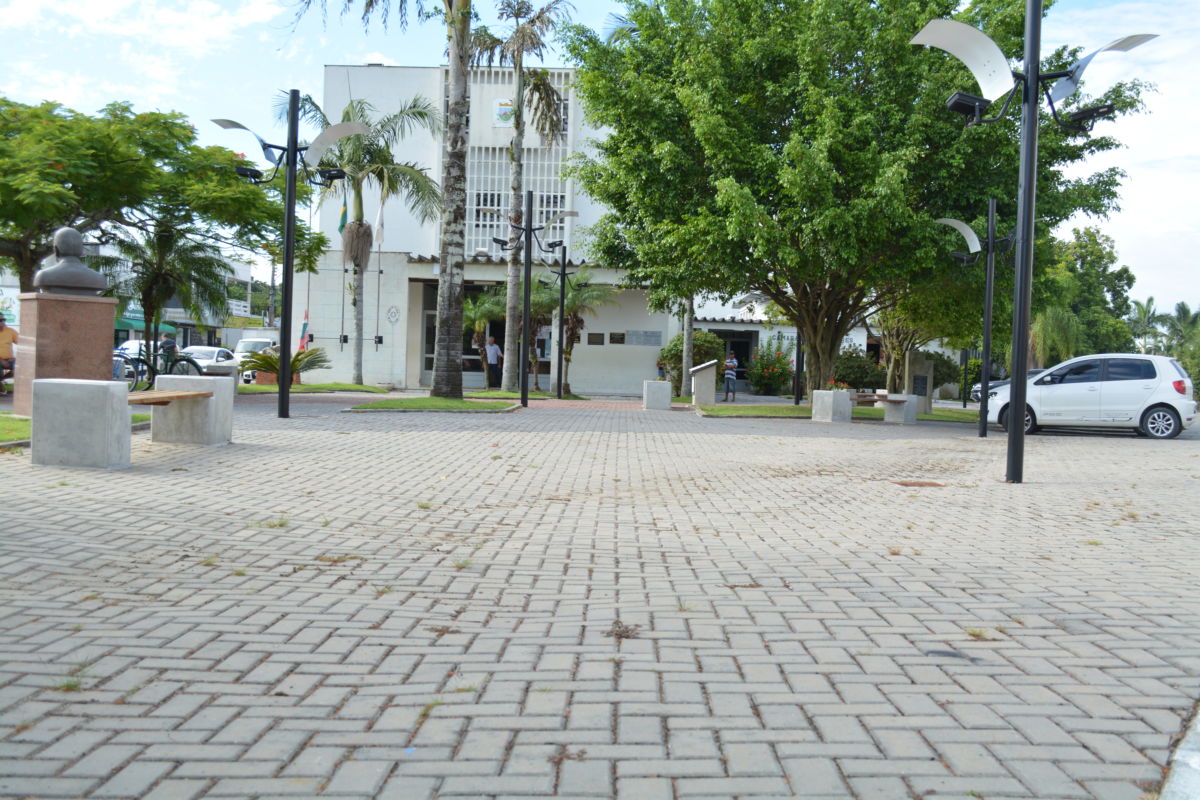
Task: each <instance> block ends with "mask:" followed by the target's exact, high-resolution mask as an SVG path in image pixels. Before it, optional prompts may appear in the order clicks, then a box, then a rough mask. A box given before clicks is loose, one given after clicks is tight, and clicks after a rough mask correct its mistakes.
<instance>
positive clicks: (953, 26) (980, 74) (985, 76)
mask: <svg viewBox="0 0 1200 800" xmlns="http://www.w3.org/2000/svg"><path fill="white" fill-rule="evenodd" d="M909 44H923V45H926V46H928V47H936V48H938V49H939V50H945V51H946V52H947V53H949V54H950V55H952V56H954V57H955V58H957V59H958V60H959V61H961V62H962V63H963V64H965V65H966V67H967V69H969V70H971V74H972V75H974V76H975V82H976V83H978V84H979V89H980V91H982V92H983V98H984V99H985V100H995V99H996V98H998V97H1001V96H1003V95H1004V94H1005V93H1007V92H1008V91H1009V90H1010V89H1012V85H1013V76H1012V70H1011V69H1009V66H1008V59H1007V58H1005V57H1004V53H1003V52H1001V50H1000V48H999V47H998V46H997V45H996V43H995V42H993V41H992V40H991V38H990V37H989V36H988V35H987V34H986V33H984V32H983V31H981V30H979V29H978V28H972V27H971V26H970V25H967V24H965V23H962V22H956V21H955V20H952V19H934V20H930V21H929V23H928V24H927V25H926V26H925V27H924V28H922V29H921V31H920V33H918V34H917V35H916V36H914V37H913V38H912V39H910V40H909Z"/></svg>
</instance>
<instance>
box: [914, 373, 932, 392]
mask: <svg viewBox="0 0 1200 800" xmlns="http://www.w3.org/2000/svg"><path fill="white" fill-rule="evenodd" d="M913 394H915V395H917V396H918V397H928V396H929V376H928V375H914V376H913Z"/></svg>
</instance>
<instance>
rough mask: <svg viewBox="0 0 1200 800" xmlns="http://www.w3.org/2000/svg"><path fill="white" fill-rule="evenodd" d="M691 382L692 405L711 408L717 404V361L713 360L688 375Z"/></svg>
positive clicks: (695, 368)
mask: <svg viewBox="0 0 1200 800" xmlns="http://www.w3.org/2000/svg"><path fill="white" fill-rule="evenodd" d="M688 380H690V381H691V382H692V405H694V406H712V405H716V403H717V361H716V360H715V359H714V360H712V361H709V362H707V363H705V364H701V365H699V366H697V367H692V369H691V371H690V372H689V373H688Z"/></svg>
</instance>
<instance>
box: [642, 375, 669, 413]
mask: <svg viewBox="0 0 1200 800" xmlns="http://www.w3.org/2000/svg"><path fill="white" fill-rule="evenodd" d="M642 410H643V411H651V410H654V411H670V410H671V383H670V381H642Z"/></svg>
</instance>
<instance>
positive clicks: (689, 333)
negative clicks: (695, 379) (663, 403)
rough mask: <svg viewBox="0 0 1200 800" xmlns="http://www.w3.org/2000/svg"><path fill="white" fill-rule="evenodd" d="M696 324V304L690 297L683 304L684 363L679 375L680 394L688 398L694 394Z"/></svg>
mask: <svg viewBox="0 0 1200 800" xmlns="http://www.w3.org/2000/svg"><path fill="white" fill-rule="evenodd" d="M695 325H696V306H695V304H694V302H693V298H691V297H689V298H688V299H687V301H686V302H685V303H684V306H683V363H682V364H681V368H682V370H683V371H682V372H681V373H680V377H679V396H680V397H682V398H684V399H687V398H690V397H691V396H692V375H691V372H692V367H693V366H695V364H694V363H693V360H694V359H693V357H692V356H693V354H692V347H693V346H694V341H693V340H694V339H695V338H696V337H695V330H694V328H695Z"/></svg>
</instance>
